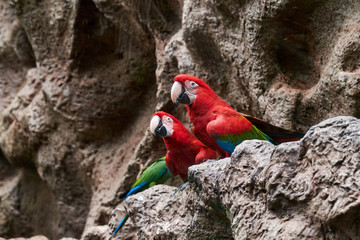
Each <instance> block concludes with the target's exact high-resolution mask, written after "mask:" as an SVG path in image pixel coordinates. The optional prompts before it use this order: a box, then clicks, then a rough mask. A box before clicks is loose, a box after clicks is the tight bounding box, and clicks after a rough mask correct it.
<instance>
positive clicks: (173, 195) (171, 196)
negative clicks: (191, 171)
mask: <svg viewBox="0 0 360 240" xmlns="http://www.w3.org/2000/svg"><path fill="white" fill-rule="evenodd" d="M187 185H189V182H186V183H184V184H182V185H181V186H180V187H179V188H177V189H175V190H174V192H173V193H172V194H171V195H170V198H173V197H175V195H176V194H177V193H178V192H181V191H182V190H184V189H185V187H186V186H187Z"/></svg>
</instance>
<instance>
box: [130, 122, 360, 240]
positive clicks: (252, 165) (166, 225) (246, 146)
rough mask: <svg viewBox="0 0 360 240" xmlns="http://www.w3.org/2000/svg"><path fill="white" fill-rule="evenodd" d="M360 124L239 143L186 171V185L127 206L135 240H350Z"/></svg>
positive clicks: (356, 224) (355, 221)
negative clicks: (276, 141) (290, 138)
mask: <svg viewBox="0 0 360 240" xmlns="http://www.w3.org/2000/svg"><path fill="white" fill-rule="evenodd" d="M359 149H360V120H358V119H356V118H353V117H336V118H332V119H328V120H326V121H323V122H321V123H319V124H318V125H315V126H314V127H312V128H310V130H309V131H308V132H307V134H306V136H305V137H304V138H303V139H301V141H297V142H290V143H283V144H280V145H278V146H274V145H272V144H271V143H269V142H265V141H257V140H256V141H245V142H243V143H242V144H240V145H239V146H237V147H236V149H235V151H234V153H233V154H232V156H231V158H227V159H221V160H219V161H216V162H206V163H203V164H200V165H195V166H192V167H191V168H190V169H189V182H190V184H189V185H188V186H187V187H186V188H185V189H184V190H182V191H180V192H177V193H175V194H173V195H171V192H173V191H174V188H170V187H165V186H160V185H159V186H156V187H154V188H151V189H149V190H147V191H144V192H142V193H139V194H136V195H135V196H133V197H130V198H128V199H127V200H126V201H125V206H126V209H127V212H128V213H129V214H130V216H131V219H132V220H133V222H134V224H135V227H136V228H137V234H138V237H139V238H140V239H170V238H172V239H204V238H206V239H324V238H326V239H356V238H357V237H358V236H359V234H360V232H359V229H360V221H359V220H360V218H359V214H358V212H359V207H360V202H359V184H360V182H359V179H360V176H359V174H360V173H359V167H360V165H359V163H360V155H359V154H360V152H359Z"/></svg>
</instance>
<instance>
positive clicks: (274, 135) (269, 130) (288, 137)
mask: <svg viewBox="0 0 360 240" xmlns="http://www.w3.org/2000/svg"><path fill="white" fill-rule="evenodd" d="M243 115H244V117H246V119H248V120H249V121H250V122H251V123H252V124H253V125H254V126H256V127H257V128H258V129H259V130H260V131H262V132H263V133H265V134H266V135H267V136H268V137H270V139H271V140H272V141H273V142H275V143H277V144H279V143H283V142H291V141H298V140H300V139H301V138H302V137H304V134H303V133H300V132H293V131H289V130H286V129H284V128H281V127H277V126H274V125H271V124H269V123H267V122H265V121H263V120H260V119H258V118H255V117H251V116H249V115H246V114H243Z"/></svg>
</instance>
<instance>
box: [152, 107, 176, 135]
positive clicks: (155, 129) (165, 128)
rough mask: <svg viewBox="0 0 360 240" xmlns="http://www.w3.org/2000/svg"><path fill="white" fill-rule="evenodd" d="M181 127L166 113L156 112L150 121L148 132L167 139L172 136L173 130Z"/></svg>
mask: <svg viewBox="0 0 360 240" xmlns="http://www.w3.org/2000/svg"><path fill="white" fill-rule="evenodd" d="M179 125H181V123H180V121H179V120H177V119H176V118H175V117H174V116H172V115H171V114H168V113H166V112H162V111H159V112H156V113H154V116H153V118H152V119H151V121H150V131H151V132H152V134H153V135H154V136H155V135H159V136H160V137H163V138H167V137H171V136H172V135H173V134H174V128H176V127H177V126H179Z"/></svg>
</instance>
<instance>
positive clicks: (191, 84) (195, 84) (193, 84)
mask: <svg viewBox="0 0 360 240" xmlns="http://www.w3.org/2000/svg"><path fill="white" fill-rule="evenodd" d="M190 86H191V87H197V86H199V85H198V84H197V83H196V82H193V81H191V82H190Z"/></svg>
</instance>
